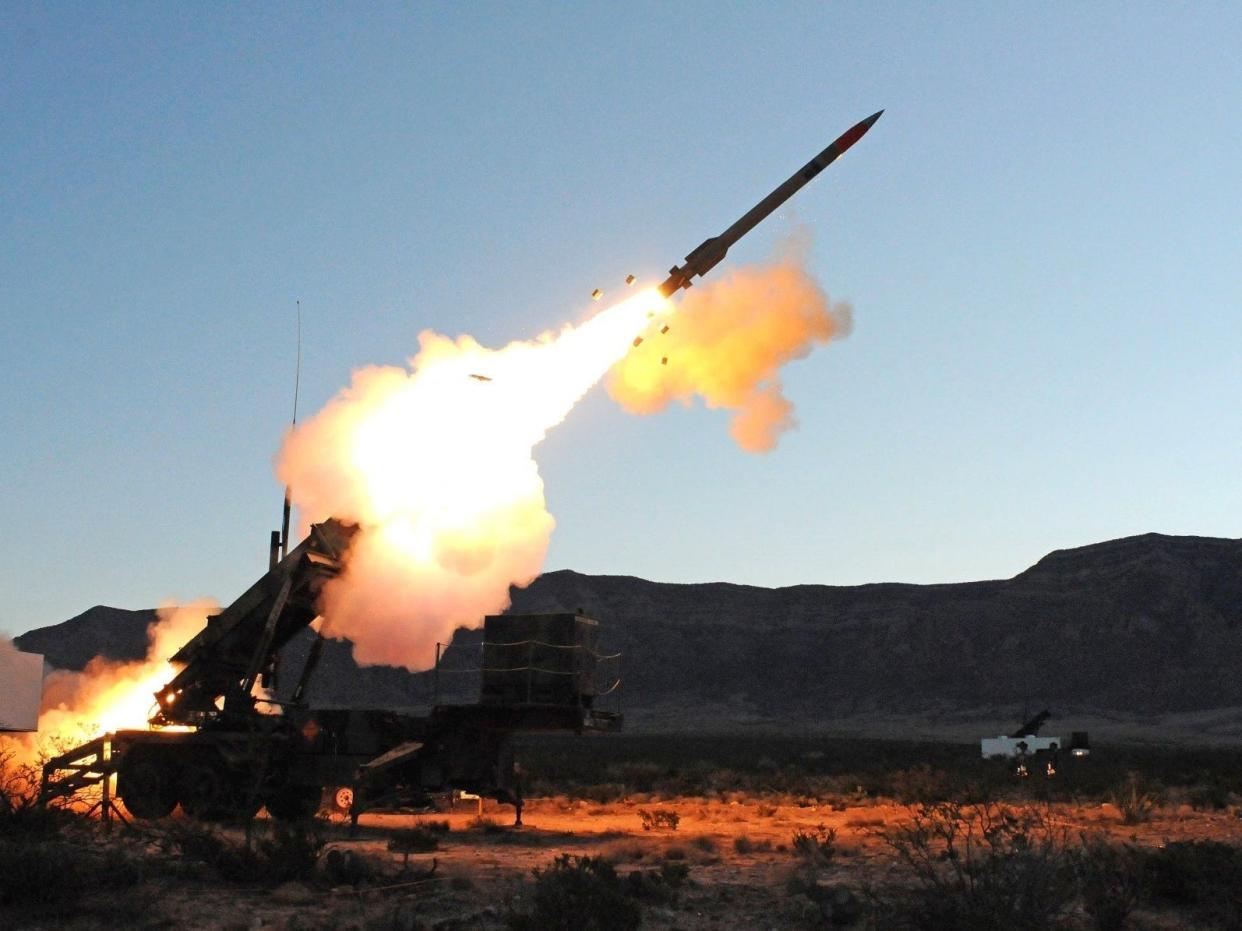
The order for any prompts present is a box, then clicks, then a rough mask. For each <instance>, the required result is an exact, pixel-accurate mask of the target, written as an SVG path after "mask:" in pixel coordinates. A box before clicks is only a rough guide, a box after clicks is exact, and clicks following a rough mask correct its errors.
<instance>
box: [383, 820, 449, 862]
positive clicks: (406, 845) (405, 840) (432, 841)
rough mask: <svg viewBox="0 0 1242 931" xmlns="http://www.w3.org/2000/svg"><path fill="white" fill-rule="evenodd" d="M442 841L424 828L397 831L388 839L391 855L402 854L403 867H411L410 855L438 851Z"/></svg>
mask: <svg viewBox="0 0 1242 931" xmlns="http://www.w3.org/2000/svg"><path fill="white" fill-rule="evenodd" d="M439 846H440V841H439V839H438V838H437V837H436V835H435V834H433V833H432V832H431V831H428V830H427V829H426V828H424V827H415V828H405V829H403V830H400V831H395V832H394V833H393V835H392V837H390V838H389V839H388V851H389V853H399V854H401V866H402V867H403V868H405V867H408V866H409V865H410V854H412V853H431V851H433V850H436V849H438V848H439Z"/></svg>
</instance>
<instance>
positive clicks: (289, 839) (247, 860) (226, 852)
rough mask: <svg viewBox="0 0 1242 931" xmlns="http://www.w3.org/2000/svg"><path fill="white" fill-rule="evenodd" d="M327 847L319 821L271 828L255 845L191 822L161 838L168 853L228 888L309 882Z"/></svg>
mask: <svg viewBox="0 0 1242 931" xmlns="http://www.w3.org/2000/svg"><path fill="white" fill-rule="evenodd" d="M325 843H326V839H325V837H324V834H323V824H322V822H320V821H318V820H314V819H312V820H308V821H302V822H291V823H284V822H280V821H273V822H270V826H269V830H268V831H267V832H265V833H263V834H260V835H259V836H258V837H257V838H255V840H254V843H253V844H250V845H247V844H244V843H237V842H236V841H233V840H230V839H229V838H227V837H225V836H224V835H223V834H220V833H219V832H217V831H216V830H215V829H214V828H212V827H210V826H207V825H204V824H200V823H197V822H187V821H172V822H169V823H168V825H167V826H166V827H165V828H164V833H163V836H162V837H161V838H160V845H161V846H162V847H164V849H165V850H167V851H171V852H173V853H176V854H178V855H180V856H181V857H183V858H185V859H187V860H191V861H194V862H198V863H203V864H205V865H206V866H208V867H210V868H211V869H212V870H213V871H214V872H215V873H216V874H217V875H218V876H219V877H220V878H221V879H224V880H225V881H227V882H235V883H246V884H255V885H263V886H278V885H280V884H281V883H284V882H289V881H291V880H305V879H309V878H310V876H311V874H312V873H313V872H314V870H315V866H316V864H318V862H319V858H320V856H321V855H322V853H323V849H324V845H325Z"/></svg>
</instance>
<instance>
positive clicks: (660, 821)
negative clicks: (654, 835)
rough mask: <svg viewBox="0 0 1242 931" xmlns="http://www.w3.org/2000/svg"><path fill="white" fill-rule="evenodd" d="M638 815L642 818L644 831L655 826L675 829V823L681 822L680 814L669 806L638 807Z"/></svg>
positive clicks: (653, 828) (651, 829)
mask: <svg viewBox="0 0 1242 931" xmlns="http://www.w3.org/2000/svg"><path fill="white" fill-rule="evenodd" d="M638 817H639V818H640V819H641V820H642V823H643V830H644V831H653V830H655V829H656V828H668V829H669V830H670V831H676V830H677V825H679V824H680V823H681V815H679V814H677V812H675V811H673V810H672V809H670V808H653V809H646V808H640V809H639V811H638Z"/></svg>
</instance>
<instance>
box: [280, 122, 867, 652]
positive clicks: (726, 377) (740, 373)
mask: <svg viewBox="0 0 1242 931" xmlns="http://www.w3.org/2000/svg"><path fill="white" fill-rule="evenodd" d="M882 112H883V111H881V113H882ZM879 118H880V113H875V114H873V115H872V116H870V117H868V118H867V119H865V120H863V121H861V122H860V123H858V124H856V125H855V126H853V127H851V128H850V129H848V130H846V131H845V132H844V133H843V134H842V135H841V136H839V137H838V138H837V139H836V140H835V141H834V142H832V143H831V144H830V145H829V146H828V147H827V148H825V149H824V150H823V151H821V152H820V153H819V154H818V155H816V156H815V158H813V159H811V161H809V162H807V163H806V164H805V165H803V166H802V168H800V169H799V170H798V171H796V172H795V173H794V174H793V175H791V176H790V177H789V178H787V179H786V180H785V181H784V182H782V183H781V184H780V185H779V186H777V187H776V188H775V189H774V190H773V191H772V192H771V193H769V194H768V195H767V196H766V197H764V198H763V199H762V200H760V201H759V202H758V203H757V204H755V206H754V207H752V208H751V209H750V210H749V211H747V212H746V213H745V214H743V215H742V217H741V218H739V219H738V220H737V221H736V222H734V223H733V224H732V225H731V226H729V227H727V228H726V229H725V230H724V231H723V232H721V233H720V234H719V235H716V236H713V237H711V238H710V239H707V240H705V241H704V242H703V243H701V244H700V245H699V246H698V247H697V248H695V249H694V250H693V251H692V252H691V253H690V254H689V255H687V256H686V258H685V260H684V262H683V264H681V265H675V266H673V268H672V269H670V270H669V276H668V278H666V279H665V280H664V282H663V283H661V284H660V285H659V287H658V288H653V289H650V290H648V291H644V292H641V293H639V294H637V295H635V296H634V297H632V298H630V299H629V300H627V301H624V302H623V303H621V304H618V305H616V306H614V307H611V308H609V309H607V310H605V311H603V312H602V313H600V314H599V315H597V316H595V317H593V318H592V319H590V320H588V321H587V322H586V323H583V324H581V325H580V326H577V327H566V328H564V329H563V330H562V331H561V332H560V333H559V334H555V335H552V334H545V335H544V336H542V337H540V338H539V339H537V340H535V341H533V342H526V343H512V344H510V345H509V346H507V347H505V348H504V349H501V350H498V351H491V350H488V349H485V348H483V347H482V346H480V345H479V344H478V343H477V342H475V341H474V340H473V339H471V338H470V337H467V336H463V337H460V338H459V339H457V340H456V341H454V340H450V339H447V338H445V337H443V336H437V335H435V334H432V333H423V334H422V336H421V337H420V338H419V341H420V344H421V349H420V351H419V353H418V355H416V356H415V357H414V358H413V359H412V360H411V362H410V367H409V368H408V369H403V368H395V367H387V368H367V369H361V370H359V371H357V372H355V373H354V379H353V384H352V385H351V386H350V387H349V388H347V389H346V390H345V391H343V392H342V393H341V394H340V395H338V396H337V398H336V399H334V400H333V401H332V402H331V403H329V405H328V406H327V407H326V408H325V409H324V410H323V411H322V412H320V413H319V414H318V415H317V416H316V417H315V418H313V419H312V420H310V421H308V422H306V423H305V424H303V425H302V426H300V427H298V428H296V429H294V430H293V431H292V432H291V433H290V434H289V436H288V437H287V438H286V440H285V444H284V446H283V448H282V449H281V451H280V454H279V456H278V458H277V472H278V474H279V477H280V479H281V481H282V482H284V484H285V485H286V487H290V488H292V489H293V496H294V501H295V502H296V503H297V505H298V506H299V508H300V509H301V511H302V515H303V517H304V518H307V517H309V518H310V519H312V520H321V519H324V518H327V517H329V516H333V517H336V518H338V519H340V520H345V521H350V522H353V523H356V524H358V525H359V527H360V529H361V532H360V533H359V534H358V536H357V537H356V538H355V540H354V542H353V544H352V545H351V548H350V552H349V554H348V558H347V564H346V566H345V569H344V572H343V573H342V575H341V576H340V577H338V578H337V579H334V580H333V581H332V582H330V583H329V584H328V585H327V587H326V588H325V590H324V594H323V604H322V606H321V608H322V611H323V614H324V617H325V618H327V620H326V621H325V622H324V626H323V627H321V633H325V634H326V635H328V636H332V637H338V638H348V639H350V640H352V641H353V642H354V657H355V659H357V660H358V661H359V662H361V663H388V664H392V665H400V666H407V667H409V668H411V669H425V668H427V667H428V666H430V665H431V661H432V658H433V655H434V648H435V643H436V642H437V641H438V640H441V639H444V640H447V639H449V638H450V637H451V636H452V633H453V631H454V629H456V628H457V627H458V626H470V625H474V624H477V623H478V622H479V620H480V619H481V618H482V617H483V616H484V615H486V614H489V613H492V612H496V611H500V610H502V609H504V608H506V607H508V603H509V587H510V586H511V585H519V586H520V585H526V584H528V583H529V582H530V581H532V580H533V579H534V577H535V576H536V575H537V574H538V573H539V570H540V568H541V567H542V565H543V558H544V554H545V553H546V552H547V547H548V538H549V536H550V535H551V533H552V527H553V525H554V521H553V520H552V515H551V514H549V513H548V510H547V507H546V505H545V502H544V496H543V482H542V480H541V479H540V478H539V470H538V467H537V466H536V465H535V460H534V456H533V450H534V447H535V446H536V445H537V444H538V443H539V442H540V441H541V440H542V439H543V438H544V436H545V435H546V434H547V432H548V430H550V429H551V428H552V427H554V426H556V425H557V424H558V423H560V422H561V421H562V420H563V419H564V418H565V415H566V414H568V413H569V411H570V409H571V408H572V407H573V406H574V404H576V403H577V401H578V399H579V398H581V397H582V396H583V395H584V394H585V393H586V392H587V391H588V390H589V389H590V388H591V387H592V386H593V385H594V384H595V383H596V382H597V381H599V380H600V379H601V378H602V377H603V376H604V375H605V373H607V372H608V370H609V369H611V368H612V367H613V366H614V365H617V364H618V363H620V365H619V367H618V368H617V371H616V372H615V374H614V376H613V378H612V379H611V381H610V383H609V389H610V391H611V392H612V394H613V396H614V397H615V398H616V399H617V400H618V401H620V402H621V404H622V405H623V406H624V407H625V408H626V409H628V410H631V411H635V412H640V413H647V412H650V411H656V410H660V409H662V408H663V407H664V406H666V405H667V404H668V402H669V401H671V400H673V399H679V400H682V401H684V402H688V401H690V400H691V399H692V398H693V397H694V396H696V395H697V396H699V397H702V398H703V399H704V400H705V401H706V403H707V404H708V405H709V406H711V407H724V408H728V409H730V410H732V411H733V412H734V416H733V424H732V428H731V429H732V433H733V436H734V438H735V439H736V440H737V442H738V443H739V444H740V445H741V446H742V447H743V448H744V449H747V450H750V451H752V452H762V451H765V450H769V449H772V448H773V447H774V446H775V444H776V441H777V438H778V437H779V436H780V434H781V433H782V432H784V431H785V430H788V429H789V428H790V427H791V426H792V425H793V422H794V421H793V405H792V404H791V403H790V402H789V400H788V399H787V398H785V396H784V394H782V392H781V384H780V380H779V371H780V367H781V366H782V365H784V364H785V363H786V362H788V361H789V360H791V359H796V358H799V357H800V356H804V355H806V353H807V352H809V351H810V349H811V348H812V347H813V346H814V345H815V344H817V343H822V342H827V341H828V340H829V339H831V338H832V337H833V336H834V335H843V334H844V333H846V332H847V331H848V329H849V308H848V307H847V306H846V305H844V304H838V305H835V306H833V305H831V304H829V302H828V298H827V297H826V296H825V295H824V293H823V291H822V290H821V289H820V288H819V287H818V286H817V285H816V284H815V283H814V281H812V280H811V279H810V277H809V276H808V275H807V274H806V272H805V271H803V269H802V265H801V263H800V262H799V261H798V260H797V259H796V258H793V257H791V258H788V259H786V260H784V261H782V262H779V263H777V264H776V265H774V266H772V267H770V268H767V269H761V270H756V271H744V272H738V273H735V274H734V276H733V277H732V278H731V279H729V280H728V281H726V282H725V283H723V284H721V285H718V286H714V287H711V288H708V289H705V290H704V291H703V292H699V291H696V292H694V293H692V295H691V296H690V297H688V298H687V299H686V300H685V302H684V304H683V305H682V308H681V309H680V311H679V312H678V313H677V314H676V320H675V321H674V322H673V323H672V326H671V331H672V332H671V334H670V332H669V325H668V324H666V321H665V318H666V317H667V316H668V315H669V313H670V312H671V309H672V308H671V305H670V304H669V303H668V298H669V297H671V296H672V295H673V294H675V293H676V292H678V291H680V290H683V289H687V288H690V287H691V286H692V284H693V279H695V278H702V276H703V275H705V274H707V273H708V272H709V271H710V270H711V269H712V268H713V267H715V266H716V265H717V264H719V263H720V262H721V261H722V260H723V259H724V257H725V255H726V254H727V253H728V251H729V249H730V248H731V247H732V246H733V245H734V244H735V243H736V242H737V241H738V240H739V239H741V237H742V236H744V235H746V233H748V232H749V231H750V230H752V229H753V228H754V227H755V226H756V225H757V224H759V223H760V222H761V221H762V220H763V219H764V218H765V217H768V216H770V215H771V214H772V213H773V212H774V211H775V210H776V209H777V208H778V207H780V206H781V205H782V204H784V203H785V202H786V201H787V200H789V198H790V197H792V196H793V195H794V194H795V193H797V191H799V190H800V189H801V188H802V187H804V186H805V185H806V184H808V183H809V182H810V181H811V180H813V179H814V178H815V177H816V176H817V175H819V174H820V173H821V172H822V171H823V170H824V169H825V168H827V167H828V166H829V165H831V164H832V163H833V162H834V161H836V160H837V159H838V158H839V157H840V156H841V155H843V154H844V153H845V152H846V151H847V150H848V149H849V148H850V147H851V146H853V145H854V144H855V143H856V142H858V140H859V139H861V138H862V137H863V135H864V134H865V133H866V132H867V131H868V130H869V129H870V128H871V127H872V126H873V125H874V124H875V122H876V120H878V119H879ZM628 283H629V282H627V284H628ZM600 296H601V292H600V291H599V289H596V291H595V292H594V293H593V294H592V297H593V298H595V299H598V298H599V297H600ZM652 337H658V340H656V339H653V338H652ZM644 342H645V346H644ZM657 342H658V345H655V344H656V343H657ZM631 348H633V349H634V350H635V352H634V353H633V354H630V355H628V356H627V353H628V352H629V350H630V349H631ZM623 360H624V361H623Z"/></svg>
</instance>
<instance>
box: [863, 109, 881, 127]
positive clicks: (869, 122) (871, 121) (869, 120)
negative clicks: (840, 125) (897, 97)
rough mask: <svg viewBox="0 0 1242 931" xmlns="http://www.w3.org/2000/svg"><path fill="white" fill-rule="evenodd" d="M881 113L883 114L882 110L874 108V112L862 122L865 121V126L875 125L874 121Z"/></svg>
mask: <svg viewBox="0 0 1242 931" xmlns="http://www.w3.org/2000/svg"><path fill="white" fill-rule="evenodd" d="M883 115H884V111H883V110H876V111H875V113H873V114H871V115H870V116H869V117H867V118H866V119H865V120H863V122H864V123H866V124H867V128H868V129H870V128H871V127H872V126H874V125H875V121H876V120H878V119H879V118H880V117H882V116H883Z"/></svg>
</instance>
